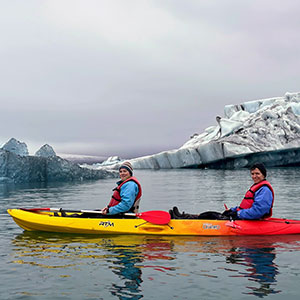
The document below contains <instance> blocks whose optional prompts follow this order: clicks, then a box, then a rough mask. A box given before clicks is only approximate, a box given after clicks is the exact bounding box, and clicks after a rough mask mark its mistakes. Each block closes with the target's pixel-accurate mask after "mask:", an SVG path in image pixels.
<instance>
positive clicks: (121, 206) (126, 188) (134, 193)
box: [101, 161, 142, 215]
mask: <svg viewBox="0 0 300 300" xmlns="http://www.w3.org/2000/svg"><path fill="white" fill-rule="evenodd" d="M119 175H120V179H121V180H120V181H118V182H117V185H118V186H117V187H116V188H114V189H113V191H114V192H113V195H112V198H111V200H110V202H109V204H108V205H107V206H106V207H104V208H103V209H102V210H101V213H102V214H103V215H116V214H121V213H126V212H134V213H137V212H138V208H139V202H140V199H141V196H142V187H141V184H140V183H139V181H138V180H137V179H136V178H135V177H133V176H132V175H133V168H132V165H131V163H130V162H129V161H125V162H123V163H122V165H121V166H120V168H119Z"/></svg>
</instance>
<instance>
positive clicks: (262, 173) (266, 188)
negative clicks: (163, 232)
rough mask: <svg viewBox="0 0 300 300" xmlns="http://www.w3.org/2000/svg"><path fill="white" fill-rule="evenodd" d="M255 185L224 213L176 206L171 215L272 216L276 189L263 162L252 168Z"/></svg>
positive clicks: (177, 217) (240, 217)
mask: <svg viewBox="0 0 300 300" xmlns="http://www.w3.org/2000/svg"><path fill="white" fill-rule="evenodd" d="M250 174H251V177H252V180H253V185H252V186H251V187H250V189H249V190H248V191H247V192H246V194H245V197H244V199H243V200H242V202H241V204H240V205H239V206H236V207H232V208H230V209H227V210H225V211H224V212H223V213H220V212H214V211H208V212H204V213H201V214H199V215H193V214H186V213H184V212H183V213H182V214H181V213H180V212H179V211H178V208H177V207H176V206H174V207H173V209H171V210H170V211H169V212H170V215H171V218H174V219H217V220H218V219H219V220H220V219H221V220H223V219H244V220H256V219H261V218H267V217H271V216H272V207H273V202H274V190H273V188H272V186H271V184H270V183H269V182H268V181H267V180H266V176H267V170H266V168H265V166H264V165H263V164H261V163H256V164H254V165H253V166H251V168H250Z"/></svg>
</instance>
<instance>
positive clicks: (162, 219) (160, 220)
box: [136, 210, 171, 225]
mask: <svg viewBox="0 0 300 300" xmlns="http://www.w3.org/2000/svg"><path fill="white" fill-rule="evenodd" d="M136 216H137V217H138V218H141V219H143V220H145V221H147V222H150V223H152V224H156V225H166V224H168V223H169V222H170V220H171V216H170V214H169V213H168V212H166V211H163V210H150V211H145V212H142V213H137V214H136Z"/></svg>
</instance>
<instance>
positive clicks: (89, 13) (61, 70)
mask: <svg viewBox="0 0 300 300" xmlns="http://www.w3.org/2000/svg"><path fill="white" fill-rule="evenodd" d="M299 15H300V2H299V1H294V0H285V1H284V2H282V1H281V0H280V1H279V0H270V1H264V0H243V1H240V0H236V1H228V0H222V1H221V0H218V1H217V0H207V1H201V0H194V1H193V0H180V1H179V0H157V1H155V0H149V1H143V0H135V1H133V0H126V1H124V0H107V1H106V0H105V1H104V0H103V1H102V0H58V1H56V0H49V1H43V0H26V1H22V0H7V1H5V0H0V60H1V61H0V62H1V68H0V101H1V106H0V107H1V115H0V124H1V130H0V145H2V144H4V143H5V142H7V141H8V140H9V139H10V138H11V137H15V138H16V139H18V140H20V141H22V142H25V143H26V144H27V145H28V147H29V151H30V152H31V153H34V152H35V151H36V150H38V148H39V147H40V146H42V145H43V144H45V143H48V144H50V145H51V146H53V148H54V150H55V151H56V152H57V153H73V154H89V155H100V156H110V155H119V156H121V157H123V158H126V157H128V158H129V157H134V156H140V155H145V154H153V153H156V152H159V151H162V150H169V149H174V148H178V147H180V146H181V145H182V144H183V143H185V142H186V141H187V140H188V139H189V137H190V136H191V135H192V134H194V133H195V132H198V133H201V132H202V131H203V130H204V129H205V128H206V127H208V126H211V125H215V124H216V121H215V117H216V115H221V116H223V109H224V105H226V104H238V103H241V102H243V101H248V100H255V99H261V98H270V97H274V96H283V95H284V94H285V93H286V92H287V91H289V92H297V91H300V39H299V32H300V18H299Z"/></svg>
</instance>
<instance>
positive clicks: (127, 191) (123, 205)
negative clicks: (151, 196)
mask: <svg viewBox="0 0 300 300" xmlns="http://www.w3.org/2000/svg"><path fill="white" fill-rule="evenodd" d="M138 192H139V187H138V185H137V184H136V183H135V182H134V181H128V182H126V183H124V184H123V185H122V186H121V191H120V196H121V199H122V200H121V202H120V203H119V204H117V205H115V206H112V207H110V208H109V212H108V215H116V214H119V213H123V212H127V211H129V210H130V208H131V207H132V206H133V203H134V200H135V198H136V196H137V195H138Z"/></svg>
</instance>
